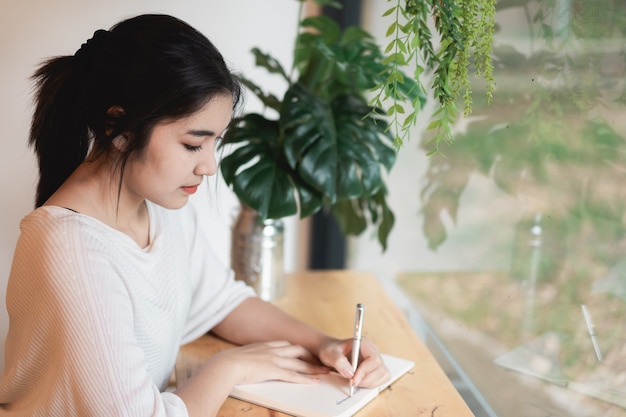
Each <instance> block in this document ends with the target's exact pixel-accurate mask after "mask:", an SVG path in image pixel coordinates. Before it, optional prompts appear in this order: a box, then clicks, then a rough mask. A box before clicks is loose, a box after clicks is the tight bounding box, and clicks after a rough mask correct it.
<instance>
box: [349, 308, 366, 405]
mask: <svg viewBox="0 0 626 417" xmlns="http://www.w3.org/2000/svg"><path fill="white" fill-rule="evenodd" d="M362 335H363V304H361V303H359V304H357V305H356V315H355V317H354V335H353V336H352V358H351V359H352V360H351V361H350V363H351V364H352V372H356V368H357V366H358V364H359V353H360V351H361V336H362ZM352 395H354V385H353V384H352V379H351V380H350V396H351V397H352Z"/></svg>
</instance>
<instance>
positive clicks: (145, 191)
mask: <svg viewBox="0 0 626 417" xmlns="http://www.w3.org/2000/svg"><path fill="white" fill-rule="evenodd" d="M232 109H233V100H232V98H231V97H230V96H227V95H223V96H217V97H215V98H213V99H212V100H211V101H209V102H208V103H207V104H206V105H205V106H204V107H202V108H201V109H200V110H199V111H197V112H196V113H194V114H192V115H191V116H189V117H185V118H183V119H179V120H176V121H173V122H166V123H161V124H158V125H156V126H155V127H154V129H153V131H152V134H151V136H150V138H149V140H148V145H147V146H146V148H145V149H144V151H143V153H142V155H141V156H140V157H138V158H132V157H131V158H130V159H129V160H128V162H127V164H126V168H125V170H124V179H123V184H122V187H123V188H122V193H124V194H125V196H127V197H129V200H130V201H133V200H135V201H138V202H140V201H143V200H144V199H146V200H150V201H152V202H153V203H155V204H158V205H160V206H163V207H165V208H168V209H177V208H181V207H183V206H184V205H185V204H186V203H187V201H188V199H189V196H190V195H192V194H193V193H195V192H196V190H197V188H198V186H199V185H200V183H201V182H202V179H203V177H204V176H205V175H214V174H215V173H216V172H217V161H216V158H215V147H216V146H215V145H216V141H217V140H218V138H221V136H222V135H223V133H224V130H225V129H226V127H227V126H228V123H229V122H230V119H231V116H232Z"/></svg>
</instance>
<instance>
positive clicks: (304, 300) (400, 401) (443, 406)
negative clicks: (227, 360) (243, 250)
mask: <svg viewBox="0 0 626 417" xmlns="http://www.w3.org/2000/svg"><path fill="white" fill-rule="evenodd" d="M357 303H363V304H365V307H366V315H365V321H364V325H363V330H364V334H365V335H366V336H367V337H369V338H370V339H371V340H372V341H373V342H374V343H376V345H377V346H378V347H379V348H380V350H381V352H383V353H388V354H391V355H396V356H400V357H403V358H406V359H411V360H413V361H415V368H413V370H412V371H410V372H409V373H408V374H406V375H404V376H403V377H401V378H400V379H399V380H398V381H396V382H395V383H394V384H392V385H391V386H390V387H389V388H388V389H386V390H384V391H383V392H381V393H380V395H379V396H378V397H377V398H376V399H375V400H374V401H372V402H371V403H369V404H368V405H367V406H366V407H365V408H363V409H362V410H361V411H360V412H359V413H357V414H356V415H357V416H358V417H470V416H473V414H472V412H471V411H470V409H469V408H468V407H467V405H466V404H465V402H464V401H463V399H462V398H461V396H460V395H459V394H458V392H457V391H456V389H455V388H454V386H453V385H452V383H451V382H450V380H449V379H448V378H447V376H446V375H445V373H444V372H443V370H442V369H441V367H440V366H439V364H438V363H437V361H436V360H435V358H434V357H433V356H432V355H431V353H430V352H429V350H428V349H427V348H426V347H425V346H424V344H423V343H422V342H421V341H420V339H419V338H418V337H417V335H416V334H415V333H414V331H413V330H412V328H411V326H410V324H409V323H408V321H407V319H406V318H405V316H404V314H403V313H402V312H401V311H400V310H399V309H398V308H397V307H396V306H395V305H394V303H393V302H392V300H391V299H390V298H389V296H388V295H387V294H386V292H385V289H384V287H383V286H382V284H381V283H380V282H379V281H378V279H377V278H376V277H375V276H374V275H372V274H368V273H362V272H351V271H322V272H317V271H316V272H304V273H297V274H291V275H289V276H288V280H287V284H286V295H285V296H284V297H282V298H281V299H279V300H276V301H275V302H274V304H276V305H277V306H279V307H280V308H282V309H284V310H285V311H287V312H289V313H290V314H292V315H293V316H295V317H298V318H299V319H301V320H303V321H305V322H307V323H309V324H311V325H313V326H316V327H318V328H319V329H321V330H323V331H325V332H327V333H328V334H330V335H333V336H335V337H340V338H347V337H352V334H351V333H350V332H351V329H352V325H353V322H354V306H355V305H356V304H357ZM230 346H232V345H230V344H229V343H227V342H225V341H223V340H221V339H218V338H216V337H214V336H211V335H206V336H204V337H202V338H200V339H199V340H197V341H195V342H192V343H190V344H188V345H185V346H183V348H182V349H181V354H180V355H179V359H178V361H177V365H176V367H177V374H178V375H179V377H182V376H184V375H190V374H192V373H193V370H194V369H196V368H197V367H198V366H199V364H200V363H202V362H203V361H204V360H205V359H206V358H208V357H210V356H211V355H212V354H214V353H215V352H217V351H219V350H222V349H225V348H228V347H230ZM218 416H219V417H233V416H245V417H269V416H274V417H282V416H287V414H283V413H279V412H276V411H272V410H268V409H267V408H264V407H260V406H257V405H254V404H250V403H247V402H244V401H240V400H236V399H234V398H228V399H227V400H226V402H225V403H224V405H223V406H222V408H221V410H220V412H219V413H218Z"/></svg>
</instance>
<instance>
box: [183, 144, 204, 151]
mask: <svg viewBox="0 0 626 417" xmlns="http://www.w3.org/2000/svg"><path fill="white" fill-rule="evenodd" d="M183 146H184V147H185V149H187V150H188V151H192V152H199V151H201V150H202V146H193V145H187V144H185V145H183Z"/></svg>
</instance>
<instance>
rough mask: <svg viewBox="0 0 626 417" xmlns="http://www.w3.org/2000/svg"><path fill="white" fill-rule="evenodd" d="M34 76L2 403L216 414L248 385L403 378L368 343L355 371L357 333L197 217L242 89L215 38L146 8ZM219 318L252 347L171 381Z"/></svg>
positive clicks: (222, 329)
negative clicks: (194, 202)
mask: <svg viewBox="0 0 626 417" xmlns="http://www.w3.org/2000/svg"><path fill="white" fill-rule="evenodd" d="M34 78H35V80H36V81H37V87H38V89H37V95H36V108H35V113H34V117H33V122H32V128H31V136H30V143H31V145H32V146H33V147H34V148H35V151H36V154H37V157H38V162H39V170H40V179H39V184H38V188H37V198H36V206H37V208H36V209H35V210H34V211H33V212H32V213H31V214H29V215H28V216H26V217H25V218H24V219H23V221H22V223H21V236H20V238H19V241H18V244H17V248H16V251H15V255H14V260H13V266H12V270H11V276H10V278H9V285H8V289H7V309H8V311H9V317H10V325H9V332H8V335H7V340H6V351H5V355H6V359H5V363H6V364H5V369H4V370H3V373H2V379H1V381H0V415H9V416H46V417H50V416H63V417H69V416H81V417H88V416H106V417H112V416H166V415H167V416H187V415H189V416H204V417H206V416H211V415H215V414H216V413H217V410H218V409H219V408H220V406H221V404H222V403H223V401H224V400H225V398H226V397H227V395H228V394H229V392H230V391H231V389H232V387H233V386H234V385H235V384H239V383H250V382H257V381H263V380H268V379H281V380H285V381H292V382H295V383H315V381H316V378H317V377H318V376H319V374H321V373H324V372H328V369H330V368H334V369H336V370H337V371H338V372H339V373H341V374H342V375H343V376H344V377H346V378H352V380H353V382H354V383H355V384H357V385H361V386H365V387H374V386H377V385H380V384H381V383H383V382H384V381H385V380H386V379H387V378H388V377H389V374H388V371H387V369H386V368H385V366H384V364H383V363H382V360H381V358H380V355H379V353H378V351H377V349H376V347H375V346H373V345H372V344H371V343H370V342H368V341H365V343H364V345H363V346H362V350H361V352H362V356H363V358H362V361H361V362H360V364H359V368H358V369H357V371H356V373H354V375H353V374H352V372H351V368H350V365H349V362H348V359H347V358H346V354H347V353H348V352H349V350H350V346H351V343H350V340H349V339H346V340H337V339H335V338H331V337H329V336H327V335H325V334H323V333H321V332H319V331H317V330H315V329H313V328H311V327H309V326H307V325H306V324H304V323H302V322H299V321H297V320H295V319H293V318H291V317H290V316H287V315H286V314H285V313H283V312H282V311H280V310H279V309H277V308H275V307H273V306H272V305H271V304H269V303H265V302H263V301H261V300H260V299H258V298H256V297H255V296H254V294H253V292H252V290H251V289H250V288H248V287H246V286H245V285H243V284H242V283H241V282H238V281H234V280H233V277H232V273H231V272H230V270H227V269H225V268H222V267H221V266H220V265H219V263H218V261H217V260H216V257H215V255H214V254H213V253H212V252H211V250H210V248H209V245H208V243H207V241H206V237H205V236H203V235H202V233H201V232H200V231H199V228H198V227H197V221H196V219H195V218H194V215H193V211H192V210H191V209H190V208H189V207H188V206H187V204H186V203H187V200H188V199H189V196H190V195H191V194H193V193H194V192H195V191H196V189H197V187H198V186H200V185H201V183H202V181H203V177H204V176H207V175H213V174H215V173H216V171H217V163H216V159H215V150H214V148H215V145H216V143H217V142H218V141H219V140H220V138H221V136H222V135H223V133H224V131H225V129H226V128H227V126H228V124H229V122H230V119H231V116H232V113H233V109H234V108H235V107H236V106H237V104H238V102H239V97H240V86H239V85H238V83H237V82H236V80H235V79H234V77H233V76H232V75H231V73H230V72H229V70H228V68H227V66H226V65H225V63H224V60H223V58H222V56H221V55H220V53H219V52H218V51H217V50H216V49H215V47H214V46H213V45H212V44H211V43H210V42H209V40H208V39H206V37H204V36H203V35H201V34H200V33H199V32H197V31H196V30H194V29H193V28H191V27H190V26H188V25H187V24H186V23H184V22H182V21H180V20H178V19H176V18H173V17H170V16H165V15H142V16H137V17H134V18H131V19H128V20H126V21H123V22H120V23H119V24H117V25H116V26H114V27H113V28H112V29H111V30H110V31H104V30H99V31H96V33H95V34H94V37H93V38H92V39H90V40H89V41H87V42H86V43H85V44H83V45H82V47H81V48H80V49H79V50H78V51H77V52H76V54H75V55H73V56H62V57H58V58H54V59H51V60H49V61H47V62H46V63H44V64H43V65H42V66H41V67H40V68H39V70H38V71H37V72H36V74H35V76H34ZM209 330H212V331H213V332H215V333H216V334H217V335H219V336H221V337H223V338H225V339H227V340H230V341H232V342H234V343H236V344H238V345H241V346H240V347H236V348H233V349H229V350H225V351H223V352H220V353H218V354H216V355H215V356H213V357H212V358H211V359H209V360H208V361H207V362H206V363H205V364H204V366H203V367H202V368H201V369H200V370H199V371H198V373H197V374H196V375H195V376H194V377H193V378H192V379H191V380H190V381H188V383H186V384H185V385H184V386H182V387H179V388H178V389H177V390H176V391H175V392H164V389H165V387H166V385H167V382H168V380H169V377H170V375H171V373H172V370H173V367H174V363H175V360H176V355H177V353H178V349H179V346H180V345H181V344H184V343H187V342H189V341H191V340H193V339H195V338H197V337H199V336H200V335H202V334H204V333H206V332H207V331H209Z"/></svg>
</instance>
